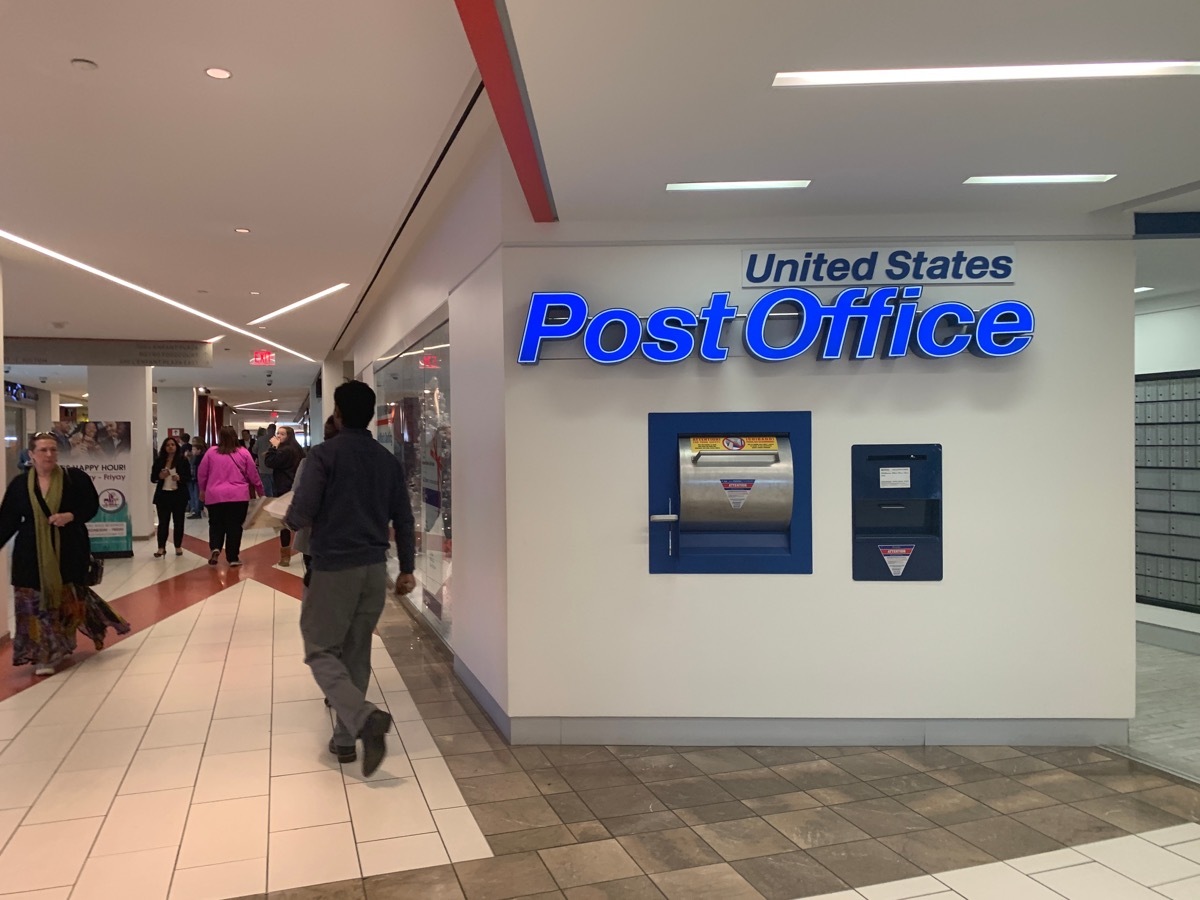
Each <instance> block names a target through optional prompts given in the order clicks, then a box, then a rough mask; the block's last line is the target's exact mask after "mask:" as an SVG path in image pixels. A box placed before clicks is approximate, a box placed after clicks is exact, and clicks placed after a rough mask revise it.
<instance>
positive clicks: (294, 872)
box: [267, 822, 361, 891]
mask: <svg viewBox="0 0 1200 900" xmlns="http://www.w3.org/2000/svg"><path fill="white" fill-rule="evenodd" d="M268 859H269V868H268V872H267V890H268V891H282V890H286V889H288V888H293V887H298V886H300V885H305V884H327V883H329V882H333V881H345V880H347V879H350V878H359V877H361V869H359V865H358V848H357V847H356V846H355V843H354V831H353V830H352V829H351V827H350V824H349V823H348V822H343V823H340V824H337V825H321V826H319V827H316V828H297V829H293V830H291V831H276V832H274V833H273V834H272V835H271V850H270V854H269V856H268Z"/></svg>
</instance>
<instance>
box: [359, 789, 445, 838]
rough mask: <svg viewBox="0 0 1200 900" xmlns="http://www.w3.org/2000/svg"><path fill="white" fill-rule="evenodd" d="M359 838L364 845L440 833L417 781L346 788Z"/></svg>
mask: <svg viewBox="0 0 1200 900" xmlns="http://www.w3.org/2000/svg"><path fill="white" fill-rule="evenodd" d="M346 796H347V797H348V798H349V800H350V815H351V819H352V820H353V822H354V833H355V836H356V837H357V838H358V839H359V840H360V841H362V842H364V843H365V842H367V841H378V840H385V839H387V838H394V837H405V836H407V835H411V834H422V833H425V832H430V831H436V830H437V826H436V824H435V823H434V820H433V816H432V815H431V814H430V812H429V807H428V806H426V805H425V796H424V795H423V794H422V793H421V787H420V785H419V784H418V783H417V782H416V780H415V779H396V780H394V781H377V782H373V783H371V784H349V785H346Z"/></svg>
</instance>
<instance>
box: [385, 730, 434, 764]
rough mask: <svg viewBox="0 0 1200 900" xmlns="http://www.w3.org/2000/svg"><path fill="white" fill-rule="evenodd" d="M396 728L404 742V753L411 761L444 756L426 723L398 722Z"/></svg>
mask: <svg viewBox="0 0 1200 900" xmlns="http://www.w3.org/2000/svg"><path fill="white" fill-rule="evenodd" d="M394 728H395V730H396V732H397V733H398V734H399V735H400V740H402V741H403V742H404V752H405V753H407V754H408V758H409V759H430V758H431V757H434V756H441V755H442V751H441V750H439V749H438V746H437V744H436V743H434V740H433V736H432V735H430V733H429V729H428V728H426V727H425V723H424V722H396V723H395V725H394Z"/></svg>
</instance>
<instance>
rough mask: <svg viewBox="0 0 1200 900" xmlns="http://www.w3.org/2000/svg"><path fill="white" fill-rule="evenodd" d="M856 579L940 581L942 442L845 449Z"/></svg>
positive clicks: (856, 445)
mask: <svg viewBox="0 0 1200 900" xmlns="http://www.w3.org/2000/svg"><path fill="white" fill-rule="evenodd" d="M850 465H851V475H850V481H851V492H852V495H853V525H852V528H853V541H854V552H853V571H854V580H855V581H941V580H942V445H941V444H855V445H854V446H852V447H851V448H850Z"/></svg>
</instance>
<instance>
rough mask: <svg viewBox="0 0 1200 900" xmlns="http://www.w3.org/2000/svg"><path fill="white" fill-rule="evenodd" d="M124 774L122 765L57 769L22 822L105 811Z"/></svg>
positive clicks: (35, 822) (103, 813)
mask: <svg viewBox="0 0 1200 900" xmlns="http://www.w3.org/2000/svg"><path fill="white" fill-rule="evenodd" d="M124 777H125V767H124V766H118V767H116V768H111V769H89V770H86V771H82V772H59V773H57V774H56V775H55V776H54V777H53V778H51V779H50V781H49V783H47V785H46V788H45V790H43V791H42V794H41V796H40V797H38V800H37V803H35V804H34V805H33V808H32V809H30V810H29V813H28V815H26V816H25V824H26V825H38V824H41V823H43V822H61V821H62V820H63V819H85V818H90V817H92V816H103V815H105V814H106V813H107V812H108V808H109V806H110V805H111V804H112V801H113V797H115V796H116V795H117V788H118V787H120V786H121V780H122V779H123V778H124Z"/></svg>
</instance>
